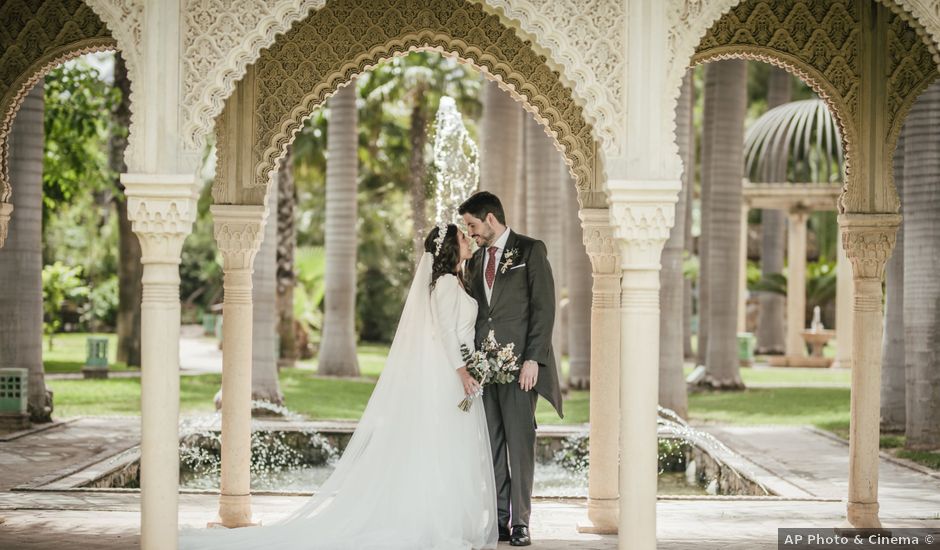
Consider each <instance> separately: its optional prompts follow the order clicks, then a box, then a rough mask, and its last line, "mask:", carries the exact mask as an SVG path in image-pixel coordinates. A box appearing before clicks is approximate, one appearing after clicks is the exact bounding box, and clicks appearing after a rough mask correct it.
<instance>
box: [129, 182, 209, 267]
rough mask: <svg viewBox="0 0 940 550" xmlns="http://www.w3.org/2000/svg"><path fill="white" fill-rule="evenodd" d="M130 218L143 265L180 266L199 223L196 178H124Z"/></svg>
mask: <svg viewBox="0 0 940 550" xmlns="http://www.w3.org/2000/svg"><path fill="white" fill-rule="evenodd" d="M121 183H122V184H124V189H125V191H124V194H125V195H126V196H127V216H128V218H130V220H131V222H132V229H133V231H134V233H135V234H136V235H137V238H138V239H139V240H140V247H141V251H142V257H141V262H142V263H144V264H148V263H170V264H179V263H180V256H181V254H182V249H183V241H184V240H185V239H186V236H187V235H189V234H190V233H191V232H192V229H193V222H194V221H196V213H197V210H196V203H197V201H198V200H199V189H198V187H197V186H196V178H195V176H194V175H193V174H130V173H126V174H121Z"/></svg>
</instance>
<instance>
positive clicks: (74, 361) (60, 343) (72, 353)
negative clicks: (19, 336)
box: [42, 332, 128, 373]
mask: <svg viewBox="0 0 940 550" xmlns="http://www.w3.org/2000/svg"><path fill="white" fill-rule="evenodd" d="M91 336H94V337H98V338H107V339H108V364H109V367H108V368H110V369H111V370H128V368H127V365H125V364H124V363H118V362H117V335H116V334H107V333H90V332H63V333H58V334H56V335H55V336H53V338H52V346H53V347H52V349H51V350H50V349H49V335H48V334H45V335H43V337H42V363H43V366H44V368H45V370H46V372H48V373H63V372H81V371H82V367H83V366H84V365H85V357H86V353H87V352H86V348H85V346H86V340H87V339H88V337H91Z"/></svg>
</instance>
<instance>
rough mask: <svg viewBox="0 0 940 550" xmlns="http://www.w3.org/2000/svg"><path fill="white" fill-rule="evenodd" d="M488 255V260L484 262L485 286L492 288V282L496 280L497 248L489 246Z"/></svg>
mask: <svg viewBox="0 0 940 550" xmlns="http://www.w3.org/2000/svg"><path fill="white" fill-rule="evenodd" d="M487 250H488V251H489V253H490V259H489V261H488V262H486V286H488V287H489V288H490V289H492V288H493V281H495V280H496V251H497V250H499V248H497V247H495V246H491V247H489V248H488V249H487Z"/></svg>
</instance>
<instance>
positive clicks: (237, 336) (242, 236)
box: [211, 204, 267, 528]
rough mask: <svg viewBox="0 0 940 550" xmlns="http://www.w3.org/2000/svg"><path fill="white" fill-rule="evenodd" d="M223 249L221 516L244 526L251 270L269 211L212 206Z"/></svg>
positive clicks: (247, 473)
mask: <svg viewBox="0 0 940 550" xmlns="http://www.w3.org/2000/svg"><path fill="white" fill-rule="evenodd" d="M211 212H212V217H213V219H214V222H215V240H216V242H217V243H218V245H219V250H220V251H221V252H222V269H223V272H224V282H223V290H224V299H223V303H222V331H223V333H222V483H221V493H222V494H221V495H220V497H219V521H218V523H219V524H221V525H222V526H224V527H230V528H231V527H246V526H249V525H252V524H253V523H252V520H251V475H250V474H251V472H250V465H251V358H252V324H253V319H252V317H253V310H252V299H251V296H252V294H251V292H252V285H251V278H252V271H253V265H254V260H255V255H256V254H257V253H258V250H259V249H260V248H261V240H262V237H263V235H264V224H265V218H266V217H267V211H266V208H265V207H264V206H261V205H230V204H217V205H213V206H212V207H211Z"/></svg>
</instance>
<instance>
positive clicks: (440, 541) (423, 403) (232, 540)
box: [180, 225, 497, 550]
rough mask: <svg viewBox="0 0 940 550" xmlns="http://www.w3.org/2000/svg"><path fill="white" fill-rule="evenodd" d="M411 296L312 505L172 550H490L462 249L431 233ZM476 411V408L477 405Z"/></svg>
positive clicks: (488, 467) (191, 538)
mask: <svg viewBox="0 0 940 550" xmlns="http://www.w3.org/2000/svg"><path fill="white" fill-rule="evenodd" d="M424 247H425V251H426V252H425V253H424V255H423V257H422V258H421V262H420V264H419V265H418V270H417V273H416V274H415V279H414V281H413V282H412V285H411V289H410V290H409V292H408V298H407V300H406V302H405V308H404V311H403V312H402V316H401V320H400V321H399V324H398V330H397V331H396V333H395V339H394V341H393V342H392V346H391V349H390V350H389V354H388V360H387V362H386V365H385V369H384V371H383V372H382V375H381V377H380V378H379V381H378V383H377V384H376V386H375V390H374V391H373V393H372V397H371V398H370V400H369V404H368V406H367V407H366V410H365V412H364V413H363V414H362V419H361V420H360V421H359V425H358V427H357V428H356V431H355V433H354V434H353V436H352V439H351V440H350V442H349V445H348V446H347V447H346V450H345V452H344V453H343V456H342V458H341V459H340V460H339V462H338V463H337V464H336V469H335V471H334V472H333V474H332V475H331V476H330V478H329V479H328V480H327V481H326V482H325V483H324V484H323V486H322V487H320V489H319V490H318V492H317V494H316V495H314V496H313V497H312V498H311V499H310V500H309V501H307V502H306V503H305V504H303V505H302V506H301V507H300V508H299V509H298V510H296V511H295V512H294V513H292V514H291V515H290V516H288V517H287V518H285V519H283V520H281V521H279V522H277V523H273V524H271V525H266V526H264V527H249V528H243V529H233V530H222V529H210V530H184V531H182V532H181V534H180V548H182V549H193V550H196V549H199V550H214V549H218V550H222V549H225V550H239V549H246V550H247V549H255V548H277V549H279V550H290V549H298V550H299V549H301V548H302V549H304V550H347V549H348V550H353V549H355V550H414V549H416V548H421V549H430V550H470V549H481V548H495V547H496V539H497V527H496V491H495V487H494V483H495V482H494V475H493V465H492V458H491V454H490V443H489V435H488V432H487V427H486V418H485V416H484V411H483V404H482V403H481V402H477V403H474V405H473V406H472V407H471V408H470V411H469V412H463V411H461V410H460V409H458V408H457V403H458V402H459V401H460V400H461V399H462V398H463V397H464V395H470V394H472V393H474V392H476V391H477V390H478V389H479V384H478V383H477V382H476V381H475V380H473V378H471V377H470V375H469V374H468V373H467V369H466V368H465V367H464V362H463V360H462V355H461V352H460V346H461V344H463V345H466V346H468V347H469V348H470V349H472V348H473V342H474V323H475V320H476V316H477V303H476V301H475V300H474V299H473V298H471V297H470V296H469V295H468V294H467V292H466V291H465V290H464V288H463V283H462V279H461V270H460V265H461V264H462V263H463V261H464V260H466V259H469V258H470V254H471V253H470V242H469V239H468V238H467V236H466V235H464V234H463V232H462V231H460V230H459V229H458V228H457V226H456V225H446V226H444V225H440V226H437V227H435V228H433V229H432V230H431V232H430V233H429V234H428V236H427V238H426V239H425V243H424ZM477 401H479V400H477Z"/></svg>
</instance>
